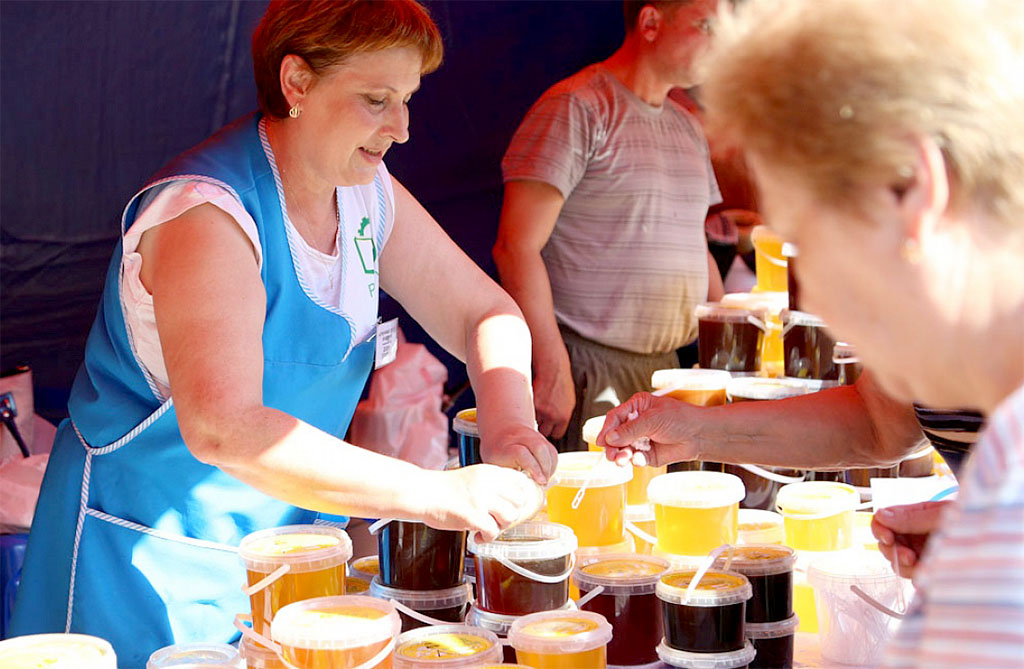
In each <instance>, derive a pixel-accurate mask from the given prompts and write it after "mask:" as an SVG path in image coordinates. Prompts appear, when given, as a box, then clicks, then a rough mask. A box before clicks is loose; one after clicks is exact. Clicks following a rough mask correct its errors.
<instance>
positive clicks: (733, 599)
mask: <svg viewBox="0 0 1024 669" xmlns="http://www.w3.org/2000/svg"><path fill="white" fill-rule="evenodd" d="M696 573H697V572H696V571H694V570H692V569H691V570H687V571H673V572H669V573H668V574H665V575H664V576H662V577H661V579H660V580H659V581H658V585H657V589H656V592H657V594H658V599H660V600H662V601H664V602H668V603H670V604H679V605H682V606H729V605H730V604H738V603H740V602H745V601H747V600H748V599H750V598H751V597H752V596H753V594H754V591H753V589H752V588H751V587H750V581H748V580H747V577H746V576H744V575H743V574H739V573H736V572H733V571H708V572H706V573H705V574H704V576H703V577H701V579H700V583H699V584H698V585H697V587H696V588H695V589H694V591H693V594H692V595H691V596H690V599H689V600H688V601H687V600H686V589H687V588H688V587H689V585H690V581H691V580H693V577H694V575H695V574H696Z"/></svg>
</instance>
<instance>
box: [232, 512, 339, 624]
mask: <svg viewBox="0 0 1024 669" xmlns="http://www.w3.org/2000/svg"><path fill="white" fill-rule="evenodd" d="M238 555H239V557H240V558H241V560H242V563H243V564H244V565H245V571H246V578H247V583H248V587H247V592H248V593H249V601H250V604H251V606H252V626H253V630H254V631H255V632H256V633H257V634H260V635H262V636H265V637H269V636H270V622H271V621H272V620H273V618H274V615H275V614H276V613H277V611H279V610H280V609H281V608H283V607H284V606H286V605H288V604H291V603H292V602H298V601H302V600H304V599H310V598H313V597H327V596H332V595H342V594H344V593H345V563H346V562H348V560H349V559H350V558H351V557H352V540H351V539H349V536H348V534H346V533H345V531H344V530H339V529H337V528H334V527H330V526H327V525H285V526H283V527H275V528H271V529H268V530H260V531H258V532H253V533H252V534H249V535H247V536H246V537H245V538H243V539H242V542H241V544H240V545H239V547H238Z"/></svg>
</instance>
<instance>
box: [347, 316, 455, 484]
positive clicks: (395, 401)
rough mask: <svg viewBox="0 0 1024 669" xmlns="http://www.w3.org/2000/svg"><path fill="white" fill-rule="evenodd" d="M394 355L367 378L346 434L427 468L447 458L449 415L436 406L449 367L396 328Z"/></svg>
mask: <svg viewBox="0 0 1024 669" xmlns="http://www.w3.org/2000/svg"><path fill="white" fill-rule="evenodd" d="M398 341H399V345H398V355H397V356H396V357H395V360H394V362H392V363H391V364H389V365H387V366H385V367H381V368H380V369H378V370H376V371H375V372H374V373H373V376H372V377H371V379H370V394H369V397H367V399H365V400H363V401H362V402H360V403H359V405H358V406H357V407H356V412H355V415H354V416H353V417H352V426H351V427H350V428H349V439H350V440H351V442H352V443H353V444H356V445H357V446H361V447H363V448H365V449H368V450H371V451H374V452H377V453H381V454H382V455H389V456H391V457H394V458H400V459H402V460H405V461H407V462H411V463H413V464H416V465H419V466H420V467H425V468H427V469H443V468H444V465H445V463H446V462H447V461H448V417H447V416H445V414H444V413H443V412H442V411H441V401H442V398H443V395H444V383H445V381H446V380H447V379H448V370H447V369H446V368H445V366H444V364H443V363H442V362H441V361H440V360H438V359H437V358H435V357H434V356H433V355H431V353H430V351H428V350H427V348H426V347H425V346H423V345H422V344H411V343H409V342H406V341H405V337H404V336H402V334H401V331H399V336H398Z"/></svg>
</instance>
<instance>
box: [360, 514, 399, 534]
mask: <svg viewBox="0 0 1024 669" xmlns="http://www.w3.org/2000/svg"><path fill="white" fill-rule="evenodd" d="M393 520H394V518H381V519H380V520H378V521H377V522H376V523H373V524H371V525H370V526H369V527H368V528H366V531H367V532H369V533H370V536H371V537H375V536H377V533H378V532H380V531H381V530H382V529H384V526H385V525H387V524H388V523H390V522H392V521H393Z"/></svg>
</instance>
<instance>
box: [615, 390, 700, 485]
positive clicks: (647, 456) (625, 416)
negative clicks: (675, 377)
mask: <svg viewBox="0 0 1024 669" xmlns="http://www.w3.org/2000/svg"><path fill="white" fill-rule="evenodd" d="M691 411H699V409H696V408H694V407H691V406H690V405H688V404H686V403H685V402H680V401H679V400H676V399H672V398H671V397H655V396H654V395H652V394H651V393H637V394H636V395H633V396H632V397H630V398H629V399H628V400H626V401H625V402H623V403H622V404H620V405H619V406H617V407H615V408H614V409H612V410H611V411H609V412H608V414H607V416H606V417H605V419H604V426H603V427H602V428H601V432H600V433H599V434H598V435H597V444H598V445H599V446H603V447H604V448H605V453H606V454H607V456H608V459H609V460H614V461H615V462H617V463H619V464H620V465H624V464H626V463H629V462H631V463H633V464H634V465H637V466H638V467H643V466H649V467H660V466H662V465H666V464H670V463H673V462H682V461H685V460H695V459H698V458H699V457H700V454H699V453H698V452H697V444H696V440H695V439H694V430H693V425H694V420H692V419H693V418H695V416H687V413H688V412H691ZM645 437H646V438H647V439H648V440H649V441H650V449H649V450H643V449H642V448H641V447H635V446H634V444H635V443H636V442H638V441H640V440H641V439H643V438H645Z"/></svg>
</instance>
